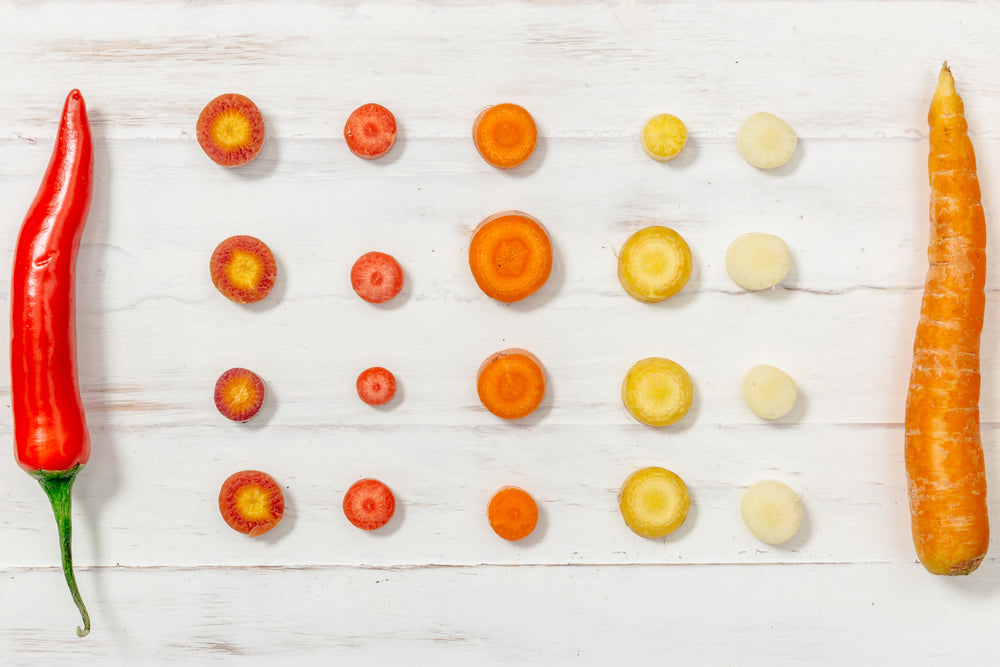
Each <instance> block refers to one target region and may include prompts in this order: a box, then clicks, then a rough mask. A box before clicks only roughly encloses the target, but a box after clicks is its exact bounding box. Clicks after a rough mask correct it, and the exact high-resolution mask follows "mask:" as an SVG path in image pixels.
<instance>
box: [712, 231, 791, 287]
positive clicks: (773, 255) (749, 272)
mask: <svg viewBox="0 0 1000 667" xmlns="http://www.w3.org/2000/svg"><path fill="white" fill-rule="evenodd" d="M791 266H792V256H791V253H789V251H788V244H787V243H785V241H784V240H783V239H782V238H781V237H780V236H775V235H774V234H765V233H762V232H750V233H748V234H743V235H741V236H738V237H736V238H735V239H734V240H733V242H732V243H730V244H729V248H728V249H727V250H726V272H727V273H728V274H729V277H730V278H731V279H732V281H733V282H734V283H736V284H737V285H739V286H740V287H742V288H743V289H745V290H751V291H758V290H763V289H768V288H769V287H774V286H775V285H777V284H778V283H780V282H781V281H782V280H784V279H785V276H786V275H788V270H789V269H790V268H791Z"/></svg>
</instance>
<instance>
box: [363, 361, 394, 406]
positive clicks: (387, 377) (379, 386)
mask: <svg viewBox="0 0 1000 667" xmlns="http://www.w3.org/2000/svg"><path fill="white" fill-rule="evenodd" d="M356 385H357V390H358V397H359V398H360V399H361V400H362V401H364V402H365V403H367V404H368V405H384V404H386V403H388V402H389V401H391V400H392V398H393V397H394V396H395V395H396V376H395V375H393V374H392V372H391V371H389V369H387V368H382V367H381V366H373V367H372V368H366V369H365V370H363V371H361V374H360V375H358V381H357V383H356Z"/></svg>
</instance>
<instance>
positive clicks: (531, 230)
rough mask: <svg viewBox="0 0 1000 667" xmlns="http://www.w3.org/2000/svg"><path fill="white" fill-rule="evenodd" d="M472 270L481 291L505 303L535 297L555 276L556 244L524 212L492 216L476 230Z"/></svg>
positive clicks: (470, 254) (473, 239) (470, 249)
mask: <svg viewBox="0 0 1000 667" xmlns="http://www.w3.org/2000/svg"><path fill="white" fill-rule="evenodd" d="M469 268H471V269H472V277H473V278H475V279H476V284H477V285H479V289H481V290H482V291H483V293H484V294H486V295H487V296H489V297H492V298H494V299H496V300H497V301H503V302H504V303H513V302H515V301H520V300H521V299H524V298H526V297H528V296H531V295H532V294H534V293H535V292H536V291H538V289H539V288H540V287H541V286H542V285H544V284H545V282H546V281H547V280H548V279H549V274H551V273H552V244H551V242H550V241H549V235H548V234H547V233H546V232H545V228H543V227H542V224H541V223H540V222H538V220H536V219H535V218H533V217H531V216H530V215H528V214H527V213H523V212H521V211H504V212H502V213H497V214H495V215H491V216H490V217H488V218H486V219H485V220H483V221H482V222H481V223H479V225H478V226H477V227H476V230H475V232H473V235H472V242H471V243H470V244H469Z"/></svg>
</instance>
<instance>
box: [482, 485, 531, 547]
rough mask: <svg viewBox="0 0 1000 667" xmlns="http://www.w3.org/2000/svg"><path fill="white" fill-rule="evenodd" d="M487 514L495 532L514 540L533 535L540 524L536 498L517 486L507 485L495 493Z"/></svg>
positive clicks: (506, 538) (504, 537)
mask: <svg viewBox="0 0 1000 667" xmlns="http://www.w3.org/2000/svg"><path fill="white" fill-rule="evenodd" d="M486 514H487V516H488V517H489V520H490V527H492V528H493V532H495V533H496V534H497V535H499V536H500V537H502V538H503V539H505V540H510V541H512V542H513V541H515V540H520V539H524V538H525V537H527V536H528V535H531V533H532V531H533V530H535V526H536V525H538V505H537V504H536V503H535V499H534V498H532V497H531V495H530V494H529V493H528V492H527V491H525V490H524V489H519V488H518V487H516V486H505V487H503V488H501V489H500V490H499V491H497V492H496V493H495V494H493V497H492V498H491V499H490V504H489V506H488V507H487V509H486Z"/></svg>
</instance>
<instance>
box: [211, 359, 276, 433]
mask: <svg viewBox="0 0 1000 667" xmlns="http://www.w3.org/2000/svg"><path fill="white" fill-rule="evenodd" d="M266 393H267V392H266V389H265V388H264V381H263V380H261V379H260V376H259V375H257V374H256V373H254V372H253V371H250V370H247V369H246V368H230V369H229V370H228V371H226V372H225V373H223V374H222V375H220V376H219V379H218V381H216V383H215V407H217V408H218V409H219V412H221V413H222V415H223V416H224V417H226V418H227V419H232V420H233V421H236V422H247V421H250V420H251V419H253V418H254V417H255V416H256V415H257V413H258V412H260V409H261V407H262V406H263V405H264V396H265V394H266Z"/></svg>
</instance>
